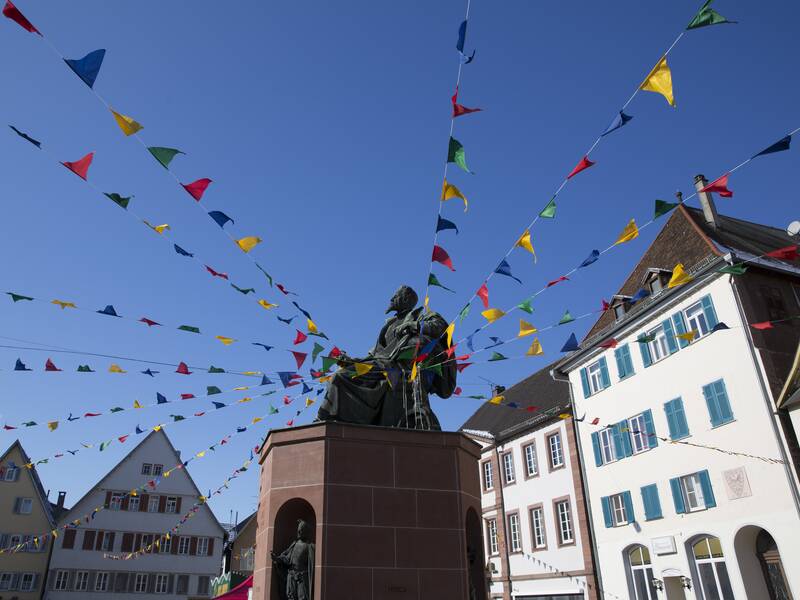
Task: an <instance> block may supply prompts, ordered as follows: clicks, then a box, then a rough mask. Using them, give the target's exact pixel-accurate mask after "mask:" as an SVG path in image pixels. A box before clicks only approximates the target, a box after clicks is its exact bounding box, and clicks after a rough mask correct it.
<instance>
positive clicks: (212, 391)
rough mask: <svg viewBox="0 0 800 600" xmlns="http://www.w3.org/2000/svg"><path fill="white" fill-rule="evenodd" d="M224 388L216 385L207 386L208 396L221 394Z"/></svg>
mask: <svg viewBox="0 0 800 600" xmlns="http://www.w3.org/2000/svg"><path fill="white" fill-rule="evenodd" d="M221 393H222V390H220V389H219V388H218V387H217V386H215V385H209V386H206V396H213V395H214V394H221Z"/></svg>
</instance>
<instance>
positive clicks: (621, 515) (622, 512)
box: [611, 494, 630, 527]
mask: <svg viewBox="0 0 800 600" xmlns="http://www.w3.org/2000/svg"><path fill="white" fill-rule="evenodd" d="M611 518H612V521H613V522H614V527H621V526H622V525H627V524H628V523H630V521H629V517H628V511H627V509H626V508H625V496H624V495H623V494H614V495H613V496H611Z"/></svg>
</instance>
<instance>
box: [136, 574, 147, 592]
mask: <svg viewBox="0 0 800 600" xmlns="http://www.w3.org/2000/svg"><path fill="white" fill-rule="evenodd" d="M133 591H134V592H136V593H137V594H142V593H144V592H147V573H136V579H135V580H134V582H133Z"/></svg>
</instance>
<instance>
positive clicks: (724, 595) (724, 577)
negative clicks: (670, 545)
mask: <svg viewBox="0 0 800 600" xmlns="http://www.w3.org/2000/svg"><path fill="white" fill-rule="evenodd" d="M686 546H687V550H688V555H689V559H690V560H691V566H692V574H693V575H694V577H692V579H693V582H694V583H693V585H694V589H695V594H696V595H697V597H698V598H699V600H734V596H733V589H732V588H731V580H730V576H729V575H728V565H727V563H726V562H725V554H724V553H723V551H722V544H721V542H720V541H719V538H718V537H715V536H713V535H707V534H703V535H699V536H695V537H693V538H692V539H690V540H689V541H688V542H687V543H686ZM753 597H754V598H756V597H758V596H753Z"/></svg>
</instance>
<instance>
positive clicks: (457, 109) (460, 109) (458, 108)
mask: <svg viewBox="0 0 800 600" xmlns="http://www.w3.org/2000/svg"><path fill="white" fill-rule="evenodd" d="M450 102H451V103H452V104H453V118H454V119H455V118H456V117H460V116H461V115H468V114H470V113H474V112H480V111H481V110H483V109H481V108H467V107H466V106H462V105H461V104H459V103H458V86H456V93H455V94H453V96H452V97H451V98H450Z"/></svg>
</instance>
